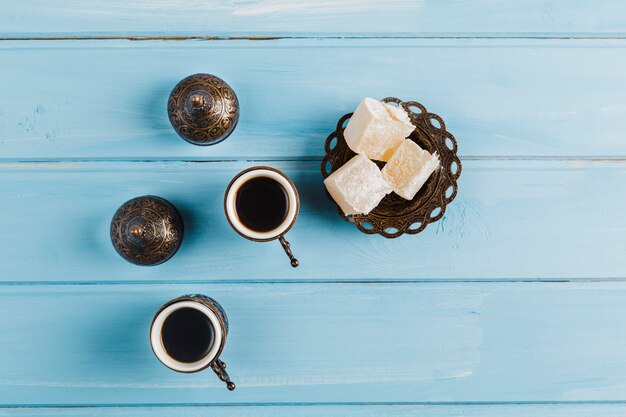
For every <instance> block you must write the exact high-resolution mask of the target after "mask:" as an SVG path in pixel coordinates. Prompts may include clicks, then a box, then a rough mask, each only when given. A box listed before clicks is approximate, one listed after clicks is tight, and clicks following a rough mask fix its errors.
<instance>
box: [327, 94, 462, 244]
mask: <svg viewBox="0 0 626 417" xmlns="http://www.w3.org/2000/svg"><path fill="white" fill-rule="evenodd" d="M382 101H384V102H386V103H396V104H397V105H398V106H402V108H404V110H406V111H407V113H408V115H409V117H410V118H411V122H412V123H413V124H414V125H415V130H414V131H413V133H411V135H410V136H409V139H411V140H412V141H414V142H415V143H417V144H418V145H419V146H420V147H422V148H423V149H426V150H427V151H428V152H430V153H433V152H437V154H439V159H440V161H441V167H440V168H439V169H438V170H436V171H435V172H433V174H432V175H431V176H430V178H429V179H428V181H426V184H424V186H423V187H422V189H421V190H419V191H418V193H417V194H416V195H415V197H414V198H413V200H410V201H408V200H405V199H403V198H402V197H400V196H398V195H397V194H396V193H391V194H389V195H387V196H386V197H385V198H384V199H383V200H382V201H381V202H380V204H379V205H378V207H376V208H375V209H374V210H372V211H371V212H370V213H369V214H367V215H354V216H346V215H344V214H343V212H342V211H341V208H339V205H337V211H338V213H339V215H340V216H341V217H342V218H343V219H344V220H346V221H349V222H353V223H354V224H355V225H356V227H357V228H358V229H359V230H360V231H362V232H363V233H368V234H376V233H378V234H379V235H381V236H384V237H386V238H396V237H398V236H401V235H402V234H404V233H407V234H417V233H420V232H421V231H423V230H424V229H425V228H426V226H428V224H429V223H433V222H436V221H437V220H439V219H441V218H442V217H443V215H444V213H445V211H446V206H447V205H448V204H450V202H452V200H454V198H455V197H456V194H457V190H458V185H457V180H458V179H459V177H460V176H461V161H460V160H459V158H458V156H457V143H456V139H455V138H454V136H452V134H451V133H450V132H448V131H447V130H446V126H445V123H444V122H443V120H442V119H441V117H439V116H437V115H436V114H433V113H429V112H428V111H427V110H426V108H425V107H424V106H423V105H421V104H420V103H418V102H416V101H407V102H403V101H402V100H400V99H397V98H394V97H388V98H385V99H383V100H382ZM351 116H352V113H349V114H346V115H345V116H343V117H342V118H341V119H339V122H338V123H337V129H336V130H335V131H334V132H333V133H331V134H330V136H328V139H326V143H325V146H324V149H325V151H326V155H325V156H324V158H323V159H322V175H323V176H324V178H326V177H328V176H329V175H330V174H332V173H333V172H334V171H336V170H337V169H339V168H340V167H341V166H342V165H343V164H345V163H346V162H348V161H349V160H350V159H351V158H352V157H354V156H355V155H356V154H355V153H354V152H353V151H352V150H351V149H350V148H349V147H348V145H347V143H346V141H345V139H344V137H343V131H344V128H345V126H346V125H347V121H348V120H349V119H350V117H351ZM377 164H378V166H379V168H382V167H383V166H384V164H385V163H384V162H377ZM326 195H327V196H328V198H330V199H331V201H333V203H334V200H333V199H332V197H331V196H330V194H328V192H327V193H326ZM335 204H336V203H335Z"/></svg>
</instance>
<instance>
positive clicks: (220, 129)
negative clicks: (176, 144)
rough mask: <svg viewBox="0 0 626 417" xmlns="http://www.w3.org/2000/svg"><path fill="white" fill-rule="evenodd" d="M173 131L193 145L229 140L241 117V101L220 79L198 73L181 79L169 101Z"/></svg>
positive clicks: (168, 108) (168, 111) (168, 107)
mask: <svg viewBox="0 0 626 417" xmlns="http://www.w3.org/2000/svg"><path fill="white" fill-rule="evenodd" d="M167 113H168V115H169V119H170V122H171V123H172V126H173V127H174V130H176V132H177V133H178V134H179V135H180V137H182V138H183V139H185V140H186V141H187V142H189V143H193V144H194V145H214V144H216V143H219V142H221V141H223V140H224V139H226V138H227V137H228V136H229V135H230V134H231V133H232V132H233V130H234V129H235V126H236V125H237V121H238V120H239V101H238V100H237V95H236V94H235V92H234V91H233V89H232V88H230V86H229V85H228V84H227V83H226V82H225V81H224V80H222V79H221V78H218V77H216V76H214V75H210V74H195V75H191V76H189V77H187V78H185V79H183V80H182V81H180V82H179V83H178V84H177V85H176V86H175V87H174V89H173V90H172V93H171V94H170V97H169V100H168V102H167Z"/></svg>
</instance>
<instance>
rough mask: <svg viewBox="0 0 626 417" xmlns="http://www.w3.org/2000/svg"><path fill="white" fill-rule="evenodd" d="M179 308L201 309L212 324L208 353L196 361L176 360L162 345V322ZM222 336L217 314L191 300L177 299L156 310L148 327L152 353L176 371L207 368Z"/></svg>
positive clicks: (215, 354)
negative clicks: (211, 339)
mask: <svg viewBox="0 0 626 417" xmlns="http://www.w3.org/2000/svg"><path fill="white" fill-rule="evenodd" d="M181 308H193V309H196V310H199V311H201V312H202V313H204V314H205V315H206V316H207V317H208V319H209V320H210V321H211V325H212V326H213V332H214V337H213V345H212V346H211V349H210V350H209V353H207V355H206V356H205V357H203V358H202V359H200V360H199V361H196V362H190V363H187V362H180V361H177V360H176V359H174V358H172V357H171V356H170V355H169V354H168V353H167V351H166V350H165V346H163V340H162V335H161V333H162V330H163V323H164V322H165V319H166V318H167V317H168V316H169V315H170V314H172V313H173V312H174V311H176V310H180V309H181ZM223 336H224V334H223V329H222V325H221V323H220V319H219V318H218V317H217V314H216V313H215V312H214V311H213V310H211V309H210V308H209V307H207V306H206V305H204V304H202V303H199V302H197V301H192V300H185V301H177V302H174V303H172V304H170V305H168V306H167V307H165V308H164V309H162V310H161V311H159V312H158V314H157V315H156V316H155V318H154V320H153V321H152V326H151V328H150V344H151V345H152V350H153V351H154V354H155V355H156V357H157V358H158V359H159V361H161V363H162V364H163V365H165V366H167V367H168V368H170V369H173V370H174V371H178V372H197V371H201V370H203V369H205V368H207V367H208V366H209V365H210V364H211V363H213V361H214V360H215V358H216V357H217V356H218V355H219V353H220V351H221V348H222V344H223Z"/></svg>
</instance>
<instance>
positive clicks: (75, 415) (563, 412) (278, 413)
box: [0, 404, 626, 417]
mask: <svg viewBox="0 0 626 417" xmlns="http://www.w3.org/2000/svg"><path fill="white" fill-rule="evenodd" d="M624 413H626V406H624V405H623V404H489V405H449V404H446V405H391V406H390V405H385V406H379V405H368V406H361V405H344V406H337V405H330V406H328V405H324V406H307V405H299V406H262V407H256V406H232V405H231V406H221V407H220V406H188V407H176V406H174V407H86V408H84V407H80V408H49V407H46V408H13V409H6V408H5V409H2V408H0V416H17V417H40V416H41V417H59V416H63V417H66V416H67V417H170V416H173V415H174V416H177V417H205V416H206V417H209V416H224V417H292V416H297V417H321V416H323V417H344V416H345V417H384V416H394V417H433V416H434V417H461V416H464V417H502V416H508V417H528V416H541V417H589V416H602V417H623V416H624Z"/></svg>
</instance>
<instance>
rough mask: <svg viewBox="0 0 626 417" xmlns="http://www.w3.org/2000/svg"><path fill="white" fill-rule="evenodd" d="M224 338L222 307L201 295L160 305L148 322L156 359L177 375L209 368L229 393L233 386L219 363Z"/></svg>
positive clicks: (226, 325) (183, 297)
mask: <svg viewBox="0 0 626 417" xmlns="http://www.w3.org/2000/svg"><path fill="white" fill-rule="evenodd" d="M227 335H228V318H227V317H226V313H225V312H224V309H223V308H222V306H220V305H219V303H218V302H217V301H215V300H214V299H212V298H210V297H207V296H205V295H201V294H193V295H185V296H182V297H179V298H175V299H173V300H171V301H169V302H168V303H166V304H165V305H163V306H162V307H161V308H160V309H159V310H158V311H157V313H156V314H155V315H154V318H153V319H152V325H151V326H150V345H151V346H152V351H153V352H154V354H155V355H156V357H157V359H159V361H161V363H162V364H163V365H165V366H167V367H168V368H170V369H172V370H174V371H177V372H185V373H190V372H198V371H202V370H204V369H206V368H208V367H211V369H213V371H214V372H215V373H216V374H217V376H218V377H219V378H220V379H221V380H222V381H224V382H225V383H226V386H227V387H228V389H229V390H231V391H232V390H234V389H235V383H234V382H232V381H231V380H230V377H229V376H228V373H227V372H226V364H225V363H224V362H222V361H221V360H220V359H219V356H220V354H221V353H222V350H223V349H224V345H225V344H226V336H227Z"/></svg>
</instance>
